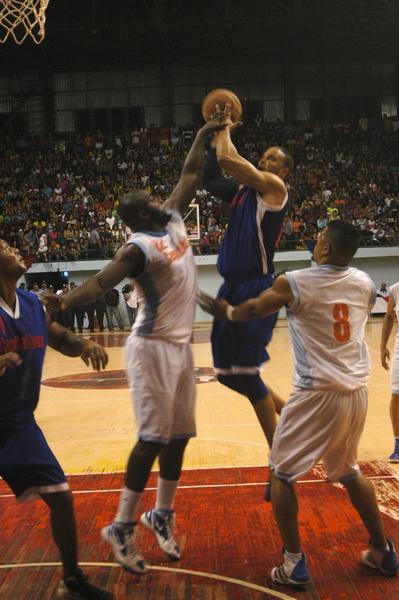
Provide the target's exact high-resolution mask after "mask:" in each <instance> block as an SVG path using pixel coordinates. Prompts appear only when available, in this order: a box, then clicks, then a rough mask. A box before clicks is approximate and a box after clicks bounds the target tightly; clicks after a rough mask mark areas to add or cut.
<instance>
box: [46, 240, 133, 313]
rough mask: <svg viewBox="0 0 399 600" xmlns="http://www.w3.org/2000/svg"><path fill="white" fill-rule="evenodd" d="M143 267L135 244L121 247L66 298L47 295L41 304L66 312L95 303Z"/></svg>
mask: <svg viewBox="0 0 399 600" xmlns="http://www.w3.org/2000/svg"><path fill="white" fill-rule="evenodd" d="M144 266H145V257H144V254H143V252H142V250H141V249H140V248H139V247H138V246H137V245H136V244H128V245H125V246H122V248H120V249H119V250H118V252H117V253H116V254H115V256H114V258H113V259H112V260H111V262H109V263H108V264H107V265H106V266H105V267H104V268H103V269H101V271H100V272H99V273H97V275H95V276H94V277H91V278H90V279H88V280H87V281H85V283H83V284H82V285H80V286H79V287H77V288H75V289H74V290H73V291H72V292H70V293H69V294H68V295H67V296H62V297H61V296H57V295H56V294H48V295H46V296H45V297H44V298H43V303H44V304H45V306H47V307H48V308H49V310H50V311H51V310H66V309H67V308H69V307H71V306H81V305H82V304H90V303H92V302H95V301H96V300H97V299H98V298H100V296H103V295H104V294H105V293H106V292H108V291H109V290H112V289H113V288H114V287H115V286H116V285H117V284H118V283H120V282H121V281H123V279H125V278H126V277H128V278H130V277H137V276H138V275H140V274H141V273H142V272H143V270H144Z"/></svg>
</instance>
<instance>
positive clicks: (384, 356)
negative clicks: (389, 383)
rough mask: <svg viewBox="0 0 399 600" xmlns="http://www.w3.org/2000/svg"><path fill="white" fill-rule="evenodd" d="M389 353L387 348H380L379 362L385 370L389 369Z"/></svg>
mask: <svg viewBox="0 0 399 600" xmlns="http://www.w3.org/2000/svg"><path fill="white" fill-rule="evenodd" d="M390 360H391V355H390V352H389V350H388V348H381V364H382V366H383V367H384V369H385V370H386V371H389V363H390Z"/></svg>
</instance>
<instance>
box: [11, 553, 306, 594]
mask: <svg viewBox="0 0 399 600" xmlns="http://www.w3.org/2000/svg"><path fill="white" fill-rule="evenodd" d="M79 564H80V565H81V566H82V567H108V568H114V567H118V568H121V566H120V565H119V564H118V563H105V562H80V563H79ZM60 566H61V563H59V562H49V563H11V564H8V565H0V569H29V568H42V567H60ZM149 568H150V569H151V570H152V571H165V572H167V573H182V574H183V575H193V576H196V577H204V578H206V579H216V580H217V581H224V582H226V583H231V584H233V585H239V586H240V587H245V588H248V589H250V590H255V591H257V592H263V593H265V592H266V593H267V594H270V595H271V596H274V598H280V600H296V599H295V598H293V597H292V596H287V594H283V593H282V592H278V591H277V590H272V589H270V588H267V587H263V586H261V585H257V584H256V583H250V582H249V581H243V580H242V579H234V578H233V577H225V576H224V575H217V574H216V573H205V572H203V571H191V570H188V569H174V568H171V567H152V566H149Z"/></svg>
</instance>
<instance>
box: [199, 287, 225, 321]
mask: <svg viewBox="0 0 399 600" xmlns="http://www.w3.org/2000/svg"><path fill="white" fill-rule="evenodd" d="M197 302H198V304H199V305H200V307H201V308H202V310H204V311H205V312H207V313H209V314H210V315H213V316H214V317H215V319H217V320H218V321H223V320H224V319H226V310H227V307H228V306H229V303H228V302H226V300H223V299H222V298H219V299H218V300H217V299H216V298H212V296H208V294H205V293H204V292H199V294H198V296H197Z"/></svg>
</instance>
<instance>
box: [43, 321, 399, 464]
mask: <svg viewBox="0 0 399 600" xmlns="http://www.w3.org/2000/svg"><path fill="white" fill-rule="evenodd" d="M208 331H209V329H207V328H203V329H200V330H196V331H195V332H194V340H198V341H197V342H196V343H194V344H193V346H192V347H193V352H194V360H195V365H196V367H197V371H198V374H197V383H198V385H197V427H198V437H197V438H196V439H194V440H192V441H191V442H190V444H189V446H188V450H187V453H186V460H185V467H186V468H190V469H198V468H210V467H218V468H228V467H242V466H260V465H265V464H266V463H267V452H268V449H267V445H266V442H265V440H264V437H263V434H262V432H261V430H260V427H259V425H258V423H257V420H256V418H255V416H254V413H253V409H252V408H251V406H250V404H249V403H248V402H247V401H246V400H245V398H243V397H241V396H239V395H238V394H235V393H234V392H232V391H230V390H228V389H226V388H224V387H223V386H221V385H220V384H219V383H218V382H217V381H215V379H214V377H213V372H212V368H211V367H212V358H211V349H210V344H209V341H208V340H209V333H208ZM380 331H381V319H376V320H372V321H371V322H370V324H369V325H368V326H367V340H368V345H369V349H370V353H371V359H372V375H371V378H370V382H369V392H370V406H369V413H368V418H367V423H366V428H365V431H364V435H363V437H362V441H361V444H360V456H359V458H360V459H361V460H385V459H386V457H387V456H388V454H390V453H391V452H392V432H391V426H390V421H389V400H390V387H389V375H388V373H387V372H386V371H384V369H383V368H382V367H381V365H380V362H379V336H380ZM126 335H127V334H125V335H124V334H115V335H112V336H107V335H106V334H105V335H103V336H102V337H101V336H100V335H99V336H98V338H97V339H98V340H100V341H102V343H104V344H105V345H106V346H107V351H108V353H109V365H108V368H107V371H106V372H103V373H100V374H90V372H89V370H88V369H86V367H85V365H84V364H83V362H82V361H81V360H80V359H72V358H66V357H64V356H62V355H60V354H58V353H56V352H54V351H53V350H52V349H51V348H49V350H48V352H47V356H46V362H45V368H44V374H43V381H44V385H43V386H42V390H41V400H40V404H39V408H38V411H37V419H38V421H39V423H40V425H41V426H42V427H43V429H44V431H45V433H46V436H47V439H48V441H49V443H50V445H51V447H52V448H53V450H54V452H55V454H56V456H57V457H58V459H59V460H60V462H61V464H62V465H63V468H64V469H65V472H66V473H96V472H115V471H122V470H124V468H125V463H126V458H127V455H128V453H129V451H130V449H131V446H132V443H133V441H134V439H135V424H134V417H133V412H132V408H131V401H130V396H129V391H128V389H127V386H126V383H125V376H124V372H123V370H124V355H123V344H124V341H125V339H126ZM269 349H270V356H271V360H270V361H269V362H268V363H267V365H266V367H265V369H264V371H263V374H262V375H263V377H264V379H265V381H266V382H267V383H268V384H269V385H270V386H271V387H272V388H273V389H275V390H276V392H278V393H279V394H280V395H281V396H282V397H284V398H287V397H288V395H289V392H290V389H291V372H292V359H291V346H290V340H289V334H288V328H287V326H286V322H285V321H284V320H282V321H280V322H279V325H278V327H277V328H276V330H275V334H274V337H273V340H272V343H271V345H270V346H269ZM89 377H93V380H92V381H90V380H89ZM54 379H56V381H54ZM49 380H50V381H49ZM49 384H51V385H49ZM54 385H56V386H57V387H53V386H54Z"/></svg>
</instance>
